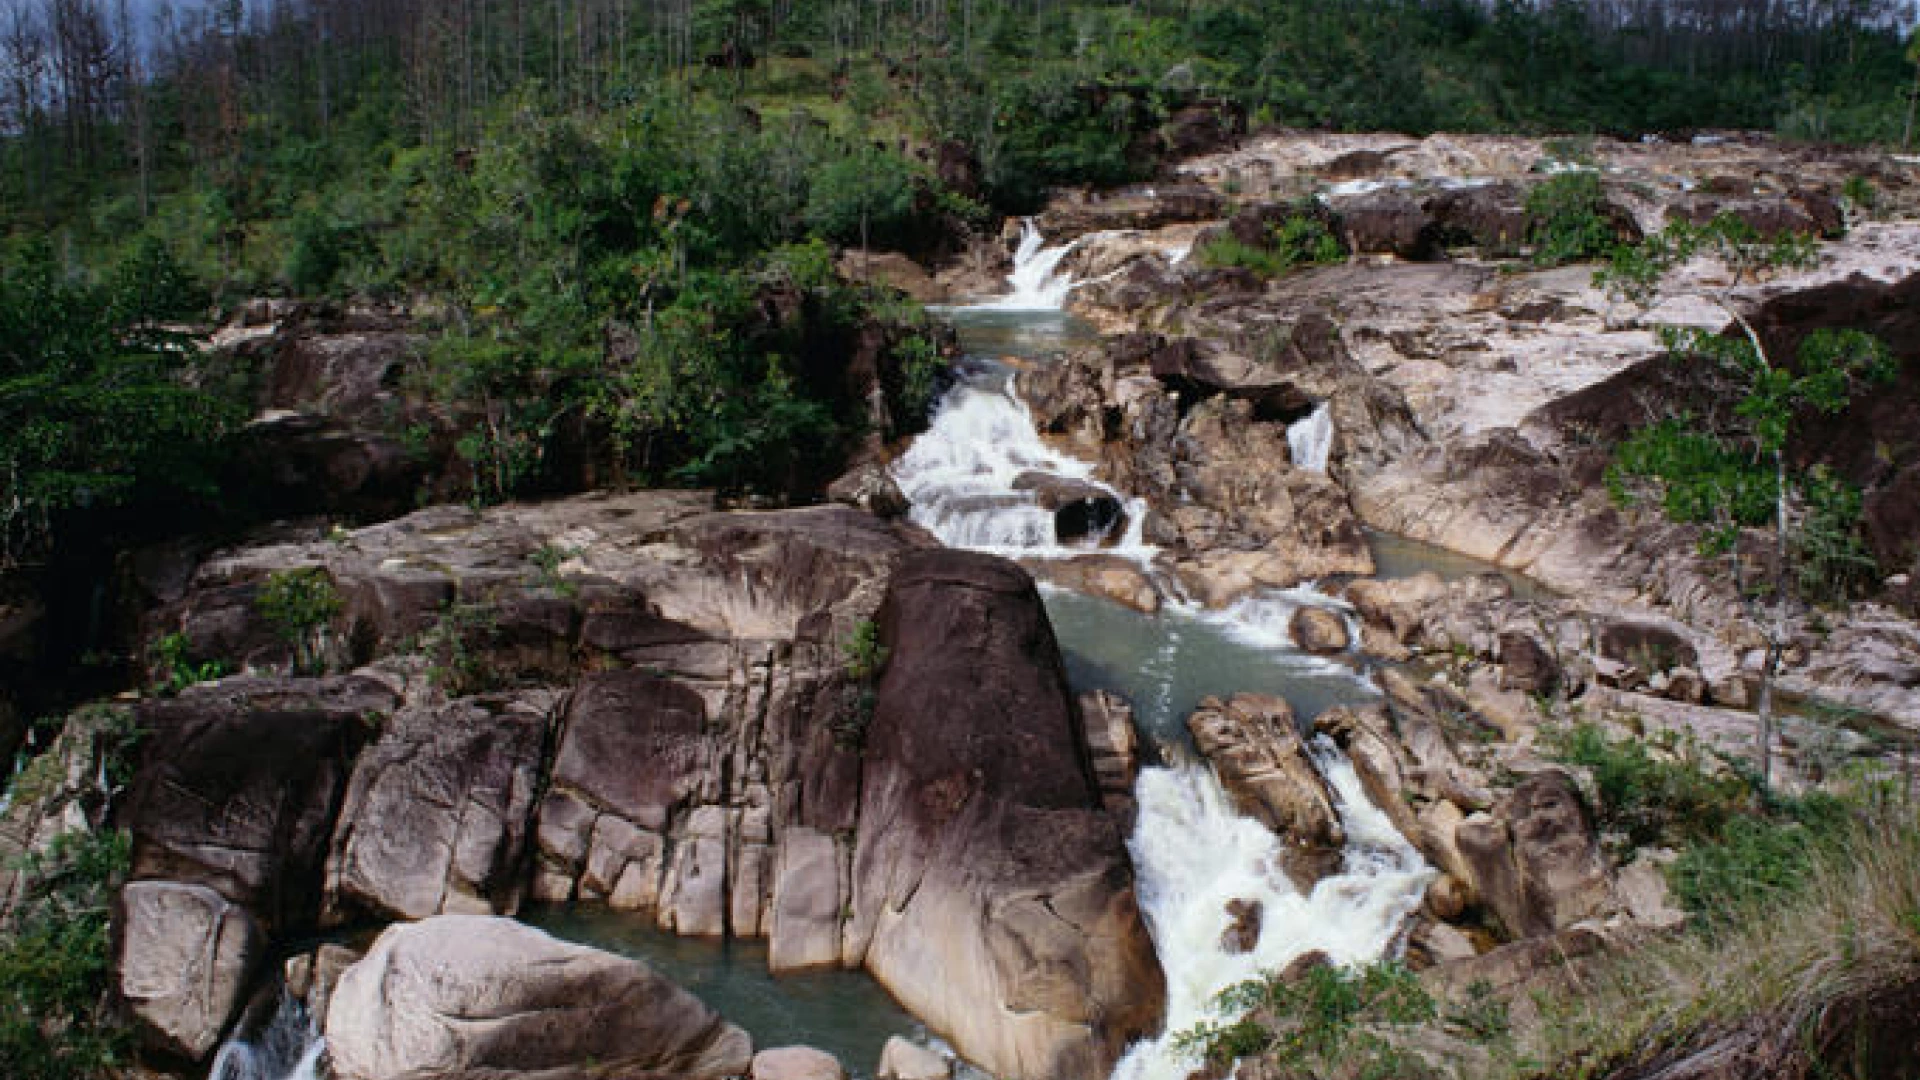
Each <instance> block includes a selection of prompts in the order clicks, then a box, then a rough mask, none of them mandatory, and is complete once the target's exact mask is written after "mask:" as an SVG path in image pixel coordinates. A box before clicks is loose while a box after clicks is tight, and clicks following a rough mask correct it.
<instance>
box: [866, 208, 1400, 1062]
mask: <svg viewBox="0 0 1920 1080" xmlns="http://www.w3.org/2000/svg"><path fill="white" fill-rule="evenodd" d="M1072 246H1073V245H1071V244H1063V245H1057V246H1054V247H1048V246H1047V245H1046V243H1045V240H1044V238H1043V237H1042V236H1041V235H1040V233H1039V231H1038V230H1037V229H1036V228H1035V227H1034V226H1033V224H1032V223H1031V222H1027V223H1025V224H1024V226H1023V231H1022V235H1021V241H1020V246H1019V249H1018V251H1017V252H1016V253H1015V258H1014V270H1013V273H1012V274H1011V275H1010V276H1009V278H1008V284H1009V289H1010V292H1009V293H1008V295H1007V296H1005V297H1002V298H1000V299H998V300H995V301H990V302H987V303H984V304H982V305H979V306H978V308H977V309H976V310H982V311H993V312H1007V311H1031V312H1036V313H1052V312H1058V311H1059V310H1060V309H1061V307H1062V305H1063V304H1064V303H1065V299H1066V297H1067V295H1068V293H1069V292H1070V291H1071V290H1072V288H1073V287H1074V282H1073V281H1072V279H1071V277H1070V276H1069V275H1067V274H1065V273H1063V272H1061V271H1060V269H1059V268H1060V265H1061V262H1062V260H1063V259H1064V258H1065V256H1066V255H1067V254H1068V253H1069V251H1070V250H1071V249H1072ZM965 310H966V309H957V310H956V311H955V314H958V315H962V316H963V317H964V312H965ZM1333 435H1334V425H1333V417H1332V412H1331V410H1330V409H1329V408H1328V406H1327V405H1326V404H1325V403H1322V404H1320V405H1318V406H1316V407H1315V409H1314V410H1313V411H1312V412H1311V413H1310V414H1308V415H1307V416H1306V417H1304V418H1302V419H1300V420H1299V421H1297V422H1295V423H1294V424H1292V425H1291V426H1290V427H1289V428H1288V431H1287V441H1288V448H1289V450H1290V452H1291V457H1292V459H1293V464H1294V465H1295V466H1296V467H1299V468H1304V469H1313V470H1317V471H1325V469H1326V467H1327V462H1328V458H1329V456H1330V453H1331V450H1332V445H1333ZM1030 473H1043V474H1046V475H1048V476H1052V477H1058V478H1061V479H1065V480H1070V481H1074V482H1076V483H1084V484H1088V485H1092V486H1094V487H1097V488H1099V489H1100V490H1102V491H1104V492H1106V493H1108V494H1109V495H1111V496H1112V497H1113V498H1115V499H1116V500H1119V501H1121V502H1122V503H1123V505H1124V506H1125V507H1126V510H1127V517H1128V522H1129V526H1128V533H1127V535H1126V536H1125V537H1124V538H1123V539H1122V540H1121V542H1120V543H1119V544H1118V545H1117V546H1114V547H1109V548H1106V549H1104V550H1107V551H1110V552H1113V553H1117V554H1122V555H1124V556H1126V557H1129V558H1132V559H1134V560H1136V561H1137V562H1138V563H1139V564H1140V565H1141V566H1142V568H1143V569H1151V564H1152V559H1153V556H1154V555H1155V554H1156V553H1157V552H1156V549H1154V548H1153V547H1152V546H1150V545H1148V544H1146V543H1145V542H1144V541H1143V539H1142V538H1141V529H1142V523H1143V522H1144V520H1145V517H1146V509H1147V508H1146V506H1145V504H1144V502H1143V501H1142V500H1139V499H1133V498H1128V497H1126V496H1125V495H1124V494H1123V493H1121V492H1117V491H1115V490H1113V489H1112V488H1110V487H1108V486H1107V485H1105V484H1103V483H1101V482H1100V481H1098V480H1097V479H1095V477H1094V466H1093V465H1092V464H1091V463H1089V462H1084V461H1080V460H1078V459H1076V458H1073V457H1071V456H1069V455H1066V454H1062V453H1060V452H1059V451H1057V450H1055V449H1053V448H1052V447H1050V446H1048V445H1047V444H1046V442H1045V441H1044V440H1043V439H1041V437H1040V436H1039V434H1038V432H1037V431H1036V430H1035V427H1034V424H1033V417H1032V415H1031V413H1030V412H1029V411H1028V409H1027V407H1026V406H1025V404H1024V403H1022V402H1021V401H1020V399H1019V397H1018V396H1017V395H1016V394H1015V393H1014V391H1013V388H1012V376H1011V374H1010V373H1009V372H1007V371H1004V370H1001V369H999V368H997V367H994V366H984V367H981V368H978V369H976V370H973V371H971V372H969V373H968V374H967V375H966V376H965V377H964V378H963V379H962V381H961V383H960V384H959V385H958V386H956V387H955V388H954V389H953V390H952V391H950V392H949V394H948V396H947V397H946V399H945V400H944V401H943V402H942V403H941V405H940V407H939V408H938V409H937V410H936V412H935V414H934V416H933V418H932V421H931V425H930V427H929V430H928V431H927V432H926V433H925V434H923V435H921V436H920V437H919V438H918V439H916V440H915V442H914V444H913V446H912V447H911V448H910V449H909V450H908V451H907V453H905V454H904V455H902V456H901V458H900V459H899V460H898V461H896V462H895V464H894V467H893V476H894V479H895V481H896V482H897V483H898V484H899V485H900V488H901V490H902V492H903V493H904V494H905V495H906V496H907V498H908V500H909V502H910V503H911V504H912V509H911V511H910V514H911V517H912V520H914V521H915V522H916V523H918V524H920V525H922V526H924V527H926V528H927V529H928V530H930V531H931V532H932V533H933V534H934V535H935V536H937V537H939V538H940V540H941V542H942V543H945V544H947V545H949V546H952V547H960V548H969V549H972V550H978V551H988V552H992V553H995V554H1000V555H1005V556H1011V557H1016V558H1058V557H1070V556H1073V555H1077V554H1085V553H1086V552H1087V551H1088V548H1086V547H1079V546H1067V545H1062V544H1061V543H1060V542H1059V541H1058V540H1057V538H1056V537H1055V535H1054V524H1053V515H1052V514H1051V513H1050V512H1049V511H1047V510H1046V509H1045V508H1043V507H1041V506H1040V505H1039V504H1038V502H1037V501H1035V500H1034V498H1033V497H1032V495H1031V494H1030V493H1029V492H1025V491H1021V490H1018V489H1016V487H1015V482H1016V481H1017V480H1019V478H1020V477H1021V476H1022V475H1024V474H1030ZM1028 486H1030V485H1028ZM1303 605H1313V606H1317V607H1323V608H1328V609H1331V610H1333V611H1335V612H1337V613H1339V614H1340V616H1341V617H1342V618H1343V619H1345V620H1346V621H1347V623H1348V628H1349V632H1350V636H1351V637H1352V638H1353V639H1354V640H1358V638H1359V633H1358V627H1357V625H1356V619H1355V616H1354V613H1353V611H1352V609H1351V608H1350V607H1348V606H1347V605H1345V604H1344V603H1342V602H1341V601H1338V600H1335V599H1333V598H1331V597H1328V596H1326V595H1325V594H1323V593H1321V592H1319V591H1318V590H1317V589H1315V588H1313V587H1311V586H1302V587H1298V588H1294V589H1287V590H1269V591H1266V592H1262V593H1258V594H1255V595H1253V596H1250V597H1247V598H1245V599H1242V600H1240V601H1238V602H1237V603H1235V604H1233V605H1231V606H1229V607H1228V608H1226V609H1224V610H1219V611H1207V610H1204V609H1202V608H1200V607H1199V606H1198V605H1195V604H1191V603H1188V602H1185V601H1183V600H1182V599H1180V598H1179V597H1174V598H1172V599H1171V601H1170V602H1169V604H1168V605H1167V607H1166V610H1165V612H1164V613H1163V615H1162V619H1164V620H1167V622H1168V625H1167V630H1166V642H1165V647H1164V648H1163V649H1162V650H1161V652H1160V653H1158V654H1155V655H1152V656H1147V657H1144V658H1143V659H1142V670H1143V671H1144V670H1147V669H1151V668H1153V667H1154V666H1155V665H1156V664H1164V663H1170V662H1171V658H1172V657H1173V656H1174V655H1175V650H1174V644H1175V640H1176V639H1175V635H1176V634H1177V633H1178V632H1179V631H1178V622H1179V620H1187V619H1190V620H1195V621H1200V622H1205V623H1208V624H1211V625H1213V626H1215V627H1217V628H1218V629H1220V630H1221V631H1223V632H1224V633H1225V634H1227V635H1228V636H1229V637H1231V638H1232V639H1233V640H1235V641H1237V642H1239V643H1241V644H1243V645H1248V646H1251V647H1254V648H1257V649H1261V650H1266V651H1270V652H1271V654H1272V655H1273V656H1274V658H1275V660H1276V662H1278V661H1281V660H1283V659H1284V660H1285V661H1286V662H1288V663H1298V662H1300V661H1304V660H1314V661H1315V662H1316V663H1327V662H1325V661H1319V660H1318V659H1317V658H1308V657H1305V656H1303V655H1302V654H1300V653H1298V652H1296V651H1294V642H1293V640H1292V636H1291V629H1290V624H1291V622H1292V617H1293V614H1294V613H1295V612H1296V611H1297V610H1298V609H1299V608H1300V607H1301V606H1303ZM1330 666H1331V665H1330ZM1341 670H1342V671H1344V670H1345V669H1341ZM1171 676H1172V673H1171V672H1167V673H1166V682H1167V683H1168V685H1169V686H1170V685H1171ZM1351 677H1352V678H1353V680H1354V692H1355V697H1356V698H1359V697H1363V696H1366V694H1367V691H1368V688H1367V687H1366V686H1365V685H1364V684H1363V683H1362V682H1361V680H1360V677H1359V676H1358V675H1353V676H1351ZM1235 689H1236V687H1233V686H1222V687H1220V692H1222V693H1231V692H1233V691H1234V690H1235ZM1163 696H1164V695H1163ZM1170 704H1171V702H1170V701H1160V702H1158V706H1159V707H1161V708H1162V710H1163V711H1164V709H1165V708H1166V707H1167V706H1169V705H1170ZM1159 749H1160V750H1161V751H1162V753H1163V755H1164V756H1165V757H1166V758H1168V759H1169V760H1175V761H1179V760H1180V759H1183V758H1188V757H1190V754H1189V753H1187V752H1186V750H1185V748H1184V747H1182V746H1178V745H1168V746H1163V747H1160V748H1159ZM1311 756H1312V759H1313V761H1314V764H1315V765H1316V766H1317V767H1318V769H1319V770H1320V772H1321V775H1322V776H1323V777H1324V778H1325V780H1326V781H1327V785H1328V787H1329V788H1330V789H1331V790H1332V792H1333V794H1334V797H1335V803H1336V810H1337V811H1338V813H1339V815H1340V818H1341V822H1342V824H1343V825H1344V827H1345V830H1346V835H1347V847H1346V850H1345V851H1344V853H1343V856H1342V864H1341V869H1340V871H1339V872H1338V873H1336V874H1333V875H1331V876H1329V877H1327V878H1325V879H1323V880H1321V881H1320V882H1319V883H1318V884H1316V885H1315V886H1314V888H1313V889H1312V891H1311V892H1308V893H1304V894H1303V893H1301V892H1300V891H1299V890H1298V889H1297V888H1295V887H1294V885H1293V883H1292V881H1291V879H1290V878H1288V877H1287V875H1286V873H1285V872H1284V870H1283V869H1282V858H1281V856H1282V844H1283V840H1282V839H1281V838H1280V837H1278V836H1276V835H1274V834H1273V833H1272V832H1270V831H1268V830H1267V829H1266V828H1265V827H1264V826H1262V825H1261V824H1260V823H1258V822H1256V821H1254V820H1252V819H1250V818H1246V817H1242V816H1240V815H1239V814H1236V813H1235V812H1234V811H1233V808H1232V803H1231V801H1230V800H1229V798H1228V797H1227V795H1226V793H1225V792H1224V791H1223V790H1222V789H1221V786H1220V782H1219V780H1218V778H1217V777H1216V776H1215V774H1214V772H1213V770H1212V769H1211V768H1210V767H1208V766H1206V765H1204V764H1194V763H1191V762H1184V763H1179V764H1172V765H1168V766H1165V767H1150V768H1146V769H1143V770H1142V771H1141V773H1140V776H1139V779H1138V781H1137V783H1136V786H1135V789H1134V795H1135V799H1136V801H1137V803H1138V807H1139V814H1138V817H1137V820H1136V825H1135V829H1134V833H1133V836H1132V838H1131V839H1130V840H1129V841H1128V847H1129V850H1130V852H1131V854H1132V856H1133V861H1134V867H1135V871H1136V874H1137V876H1138V895H1139V898H1140V905H1141V910H1142V912H1143V914H1144V916H1145V918H1146V922H1147V927H1148V930H1149V932H1150V933H1151V934H1152V936H1153V940H1154V946H1155V948H1156V950H1157V952H1158V953H1159V956H1160V962H1161V967H1162V969H1163V970H1164V971H1165V974H1166V978H1167V1022H1166V1028H1165V1030H1164V1032H1163V1033H1162V1034H1161V1035H1159V1036H1157V1037H1155V1038H1152V1039H1148V1040H1144V1041H1142V1042H1141V1043H1139V1044H1137V1045H1135V1046H1134V1047H1133V1048H1132V1049H1130V1050H1129V1052H1128V1053H1127V1055H1126V1057H1125V1058H1124V1059H1123V1060H1122V1061H1121V1063H1120V1065H1119V1066H1118V1067H1117V1068H1116V1070H1115V1072H1114V1077H1115V1080H1185V1077H1187V1076H1188V1075H1189V1073H1190V1072H1191V1071H1192V1070H1193V1068H1194V1067H1195V1066H1196V1064H1198V1063H1197V1062H1194V1061H1188V1060H1182V1059H1181V1058H1180V1057H1179V1055H1177V1054H1176V1053H1175V1052H1174V1050H1173V1042H1174V1038H1173V1036H1174V1035H1175V1034H1177V1033H1178V1032H1180V1031H1182V1030H1185V1029H1188V1028H1191V1027H1192V1026H1193V1025H1194V1024H1197V1023H1199V1022H1201V1021H1204V1020H1214V1021H1227V1020H1231V1019H1233V1017H1229V1016H1224V1015H1220V1014H1219V1013H1218V1011H1217V1008H1216V1005H1215V998H1216V996H1217V995H1218V994H1219V992H1220V991H1221V990H1224V989H1226V988H1227V987H1230V986H1232V985H1234V984H1236V983H1239V982H1242V981H1244V980H1246V979H1250V978H1253V977H1255V976H1257V975H1259V974H1260V973H1262V972H1267V971H1275V970H1278V969H1279V968H1282V967H1284V966H1285V965H1286V964H1287V963H1288V962H1289V961H1291V960H1293V959H1294V958H1296V957H1298V956H1300V955H1302V954H1304V953H1306V952H1309V951H1313V950H1318V951H1321V952H1324V953H1325V954H1327V956H1328V957H1329V958H1330V959H1331V960H1332V961H1333V962H1335V963H1337V964H1364V963H1369V962H1372V961H1375V960H1378V959H1380V958H1381V957H1383V956H1385V955H1387V954H1388V953H1389V952H1390V951H1391V950H1392V949H1393V948H1394V947H1395V946H1396V942H1397V939H1398V936H1399V933H1400V928H1401V926H1402V924H1403V923H1404V922H1405V920H1406V917H1407V916H1408V915H1409V914H1410V913H1411V912H1412V911H1413V910H1414V908H1415V907H1417V906H1418V905H1419V903H1420V901H1421V898H1422V896H1423V895H1424V893H1425V890H1426V886H1427V883H1428V881H1429V880H1430V878H1431V877H1432V871H1431V870H1430V869H1429V868H1428V867H1427V866H1426V864H1425V862H1424V861H1423V860H1422V859H1421V857H1420V855H1419V853H1418V852H1417V851H1416V850H1415V849H1414V848H1413V846H1412V845H1411V844H1409V843H1408V842H1407V840H1406V839H1405V838H1404V837H1402V836H1401V835H1400V834H1399V832H1398V831H1397V830H1395V829H1394V828H1393V825H1392V823H1391V822H1390V821H1389V820H1388V818H1387V816H1386V815H1385V814H1384V813H1383V812H1381V811H1380V809H1379V808H1378V807H1375V806H1374V805H1373V804H1372V803H1371V802H1370V801H1369V800H1368V799H1367V797H1366V794H1365V792H1364V791H1363V789H1362V788H1361V785H1360V782H1359V779H1358V777H1357V776H1356V775H1355V774H1354V771H1353V765H1352V763H1351V762H1350V761H1348V760H1347V759H1346V757H1345V756H1344V755H1343V754H1341V753H1340V751H1339V750H1338V749H1337V748H1336V747H1335V746H1334V745H1333V744H1332V743H1331V742H1330V741H1328V740H1326V739H1325V738H1324V737H1323V738H1320V739H1316V740H1315V741H1314V742H1313V744H1312V746H1311ZM1236 900H1237V901H1243V902H1244V901H1253V902H1257V903H1258V904H1259V905H1260V906H1261V909H1262V915H1263V918H1262V922H1261V931H1260V936H1259V940H1258V942H1257V943H1256V944H1255V946H1254V948H1253V949H1252V950H1250V951H1248V952H1246V953H1239V954H1236V953H1231V952H1228V951H1227V950H1225V949H1224V948H1223V947H1222V941H1221V938H1222V935H1223V933H1224V931H1225V930H1226V929H1227V926H1228V922H1229V916H1228V913H1227V905H1228V903H1229V902H1230V901H1236Z"/></svg>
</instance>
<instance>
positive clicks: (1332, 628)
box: [1287, 604, 1353, 656]
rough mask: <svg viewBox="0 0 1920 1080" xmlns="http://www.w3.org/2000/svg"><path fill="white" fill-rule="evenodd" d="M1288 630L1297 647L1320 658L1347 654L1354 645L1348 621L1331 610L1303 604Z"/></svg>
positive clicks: (1294, 614)
mask: <svg viewBox="0 0 1920 1080" xmlns="http://www.w3.org/2000/svg"><path fill="white" fill-rule="evenodd" d="M1287 629H1288V631H1289V633H1290V634H1291V635H1292V637H1293V643H1294V644H1295V645H1297V646H1299V647H1300V648H1302V649H1304V650H1306V651H1307V652H1310V653H1314V654H1317V655H1320V656H1327V655H1331V654H1333V653H1343V652H1346V651H1347V647H1348V646H1350V645H1352V644H1353V638H1352V635H1350V634H1348V633H1347V620H1346V619H1344V618H1342V617H1341V616H1340V613H1339V612H1337V611H1334V610H1332V609H1330V608H1323V607H1316V606H1314V605H1312V604H1303V605H1301V606H1300V607H1299V608H1297V609H1296V610H1295V611H1294V613H1293V618H1292V619H1290V620H1288V623H1287Z"/></svg>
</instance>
